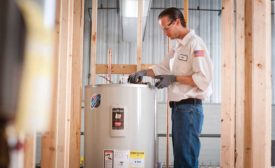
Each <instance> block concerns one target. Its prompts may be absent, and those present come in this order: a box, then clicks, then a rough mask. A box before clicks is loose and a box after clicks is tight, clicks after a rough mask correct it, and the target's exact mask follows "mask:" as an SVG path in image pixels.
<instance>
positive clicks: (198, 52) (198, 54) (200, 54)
mask: <svg viewBox="0 0 275 168" xmlns="http://www.w3.org/2000/svg"><path fill="white" fill-rule="evenodd" d="M194 56H195V57H204V50H195V51H194Z"/></svg>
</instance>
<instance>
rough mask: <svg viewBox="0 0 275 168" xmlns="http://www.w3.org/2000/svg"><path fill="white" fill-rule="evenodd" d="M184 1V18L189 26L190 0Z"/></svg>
mask: <svg viewBox="0 0 275 168" xmlns="http://www.w3.org/2000/svg"><path fill="white" fill-rule="evenodd" d="M183 1H184V6H183V9H184V19H185V23H186V27H188V25H189V24H188V22H189V0H183Z"/></svg>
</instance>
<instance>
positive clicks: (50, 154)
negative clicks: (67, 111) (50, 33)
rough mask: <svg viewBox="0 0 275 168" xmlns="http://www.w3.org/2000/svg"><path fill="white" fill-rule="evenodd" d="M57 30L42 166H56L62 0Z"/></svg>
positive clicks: (46, 167) (43, 137)
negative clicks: (50, 109) (50, 101)
mask: <svg viewBox="0 0 275 168" xmlns="http://www.w3.org/2000/svg"><path fill="white" fill-rule="evenodd" d="M55 11H56V12H55V30H54V44H55V45H54V50H53V51H54V65H53V74H54V75H53V76H54V77H53V79H54V80H53V95H52V112H51V119H50V126H49V130H48V131H47V132H46V133H44V134H42V136H41V167H43V168H55V167H56V166H55V164H56V156H57V146H56V144H57V143H56V142H57V139H56V133H57V130H56V129H57V81H58V75H57V72H58V71H57V68H58V67H57V66H58V57H59V38H60V37H59V29H60V24H59V23H60V0H57V1H56V4H55Z"/></svg>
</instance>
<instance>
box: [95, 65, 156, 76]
mask: <svg viewBox="0 0 275 168" xmlns="http://www.w3.org/2000/svg"><path fill="white" fill-rule="evenodd" d="M151 66H152V65H151V64H141V69H148V68H149V67H151ZM136 71H137V65H135V64H112V65H111V74H131V73H134V72H136ZM96 73H97V74H108V64H96Z"/></svg>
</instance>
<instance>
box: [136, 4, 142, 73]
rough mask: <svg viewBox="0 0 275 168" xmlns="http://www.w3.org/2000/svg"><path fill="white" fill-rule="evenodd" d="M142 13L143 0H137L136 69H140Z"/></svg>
mask: <svg viewBox="0 0 275 168" xmlns="http://www.w3.org/2000/svg"><path fill="white" fill-rule="evenodd" d="M142 15H143V0H138V19H137V71H139V70H141V62H142Z"/></svg>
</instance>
